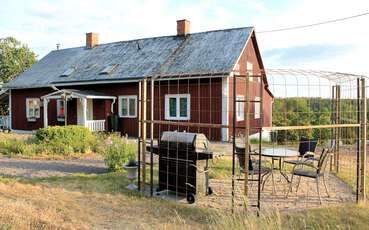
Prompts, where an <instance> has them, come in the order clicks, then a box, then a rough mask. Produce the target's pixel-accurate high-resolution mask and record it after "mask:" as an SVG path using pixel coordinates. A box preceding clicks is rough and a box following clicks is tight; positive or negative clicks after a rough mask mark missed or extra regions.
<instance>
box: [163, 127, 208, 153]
mask: <svg viewBox="0 0 369 230" xmlns="http://www.w3.org/2000/svg"><path fill="white" fill-rule="evenodd" d="M160 141H161V142H169V143H181V144H188V145H191V146H193V147H194V148H195V149H196V150H207V149H208V148H209V141H208V139H207V138H206V136H205V135H204V134H202V133H187V132H172V131H165V132H163V134H162V136H161V140H160Z"/></svg>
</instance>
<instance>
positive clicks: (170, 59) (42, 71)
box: [6, 27, 253, 88]
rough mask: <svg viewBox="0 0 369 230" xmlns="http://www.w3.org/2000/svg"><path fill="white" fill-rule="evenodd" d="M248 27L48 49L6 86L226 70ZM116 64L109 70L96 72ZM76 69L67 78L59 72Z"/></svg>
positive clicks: (43, 84)
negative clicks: (90, 47) (102, 72)
mask: <svg viewBox="0 0 369 230" xmlns="http://www.w3.org/2000/svg"><path fill="white" fill-rule="evenodd" d="M252 31H253V28H252V27H245V28H236V29H227V30H217V31H208V32H201V33H193V34H190V35H188V36H186V37H183V36H165V37H154V38H145V39H138V40H131V41H122V42H114V43H108V44H101V45H99V46H97V47H94V48H93V49H87V48H85V47H77V48H69V49H62V50H55V51H52V52H50V53H49V54H48V55H46V56H45V57H44V58H42V59H41V60H40V61H39V62H37V63H36V64H34V65H33V66H32V68H31V69H29V70H28V71H26V72H24V73H22V74H20V75H19V76H18V77H17V78H16V79H14V80H12V81H11V82H9V83H8V84H7V85H6V87H7V88H34V87H43V86H49V85H52V84H59V85H60V84H64V83H71V82H91V81H110V80H130V79H131V80H132V79H138V78H142V77H148V76H155V75H180V74H199V73H204V74H210V73H219V72H230V71H231V70H232V68H233V65H234V64H235V62H236V61H237V58H238V57H239V55H240V54H241V52H242V49H243V47H244V45H245V44H246V42H247V39H248V37H249V36H250V34H251V32H252ZM109 65H117V68H116V69H115V70H114V71H112V72H111V73H110V74H106V75H101V74H99V73H100V72H101V71H102V70H103V69H104V68H106V67H107V66H109ZM70 68H74V69H75V71H73V72H72V73H71V74H70V75H69V76H68V77H60V76H61V75H62V74H63V73H64V72H65V71H66V70H68V69H70Z"/></svg>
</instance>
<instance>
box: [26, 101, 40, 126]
mask: <svg viewBox="0 0 369 230" xmlns="http://www.w3.org/2000/svg"><path fill="white" fill-rule="evenodd" d="M31 100H32V101H33V100H36V101H37V102H38V114H36V112H35V111H33V114H34V116H30V109H31V108H29V102H30V101H31ZM40 113H41V100H40V98H26V117H27V120H29V121H35V120H36V119H37V118H40Z"/></svg>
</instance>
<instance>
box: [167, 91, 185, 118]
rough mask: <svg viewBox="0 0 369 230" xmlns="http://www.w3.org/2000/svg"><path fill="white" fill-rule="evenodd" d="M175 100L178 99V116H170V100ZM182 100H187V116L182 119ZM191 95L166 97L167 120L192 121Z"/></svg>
mask: <svg viewBox="0 0 369 230" xmlns="http://www.w3.org/2000/svg"><path fill="white" fill-rule="evenodd" d="M170 98H175V99H176V116H175V117H172V116H170V111H169V99H170ZM180 98H187V116H186V117H181V116H180V108H181V107H180V101H181V100H180ZM190 113H191V95H190V94H166V95H165V120H180V121H186V120H190V119H191V114H190Z"/></svg>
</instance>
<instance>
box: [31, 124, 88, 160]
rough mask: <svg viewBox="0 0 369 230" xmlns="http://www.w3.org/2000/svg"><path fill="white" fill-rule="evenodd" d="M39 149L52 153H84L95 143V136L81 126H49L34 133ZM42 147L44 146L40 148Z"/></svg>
mask: <svg viewBox="0 0 369 230" xmlns="http://www.w3.org/2000/svg"><path fill="white" fill-rule="evenodd" d="M35 137H36V142H37V143H38V144H39V145H41V146H40V148H41V149H42V148H43V149H44V150H47V151H51V152H54V153H61V154H70V153H73V152H75V153H86V152H88V151H90V150H91V146H92V145H94V143H95V136H94V135H93V134H92V132H91V131H90V130H89V129H88V128H86V127H83V126H78V125H68V126H50V127H47V128H43V129H39V130H37V132H36V136H35ZM42 145H44V146H42Z"/></svg>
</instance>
